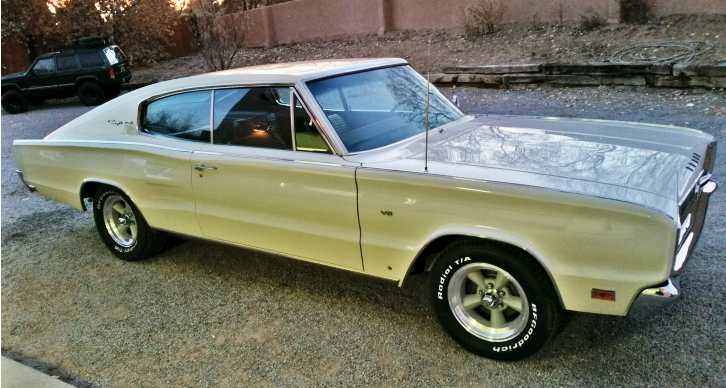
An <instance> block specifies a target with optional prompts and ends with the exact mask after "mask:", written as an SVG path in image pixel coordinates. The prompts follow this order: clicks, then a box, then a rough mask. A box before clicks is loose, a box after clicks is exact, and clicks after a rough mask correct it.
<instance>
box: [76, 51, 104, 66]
mask: <svg viewBox="0 0 726 388" xmlns="http://www.w3.org/2000/svg"><path fill="white" fill-rule="evenodd" d="M78 59H79V60H80V62H81V67H82V68H84V69H88V68H91V67H103V66H105V65H106V63H105V62H104V61H103V57H101V52H99V51H87V52H84V53H80V54H78Z"/></svg>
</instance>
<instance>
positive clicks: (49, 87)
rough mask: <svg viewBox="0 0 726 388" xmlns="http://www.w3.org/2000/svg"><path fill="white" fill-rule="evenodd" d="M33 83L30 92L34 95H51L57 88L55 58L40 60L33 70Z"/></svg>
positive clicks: (29, 88)
mask: <svg viewBox="0 0 726 388" xmlns="http://www.w3.org/2000/svg"><path fill="white" fill-rule="evenodd" d="M31 74H32V76H33V83H32V84H31V85H30V87H28V91H29V92H31V93H32V94H33V95H43V96H45V95H50V94H53V92H54V90H55V88H56V84H57V82H56V78H55V74H56V73H55V58H53V57H51V58H40V59H38V61H37V62H35V65H33V68H32V69H31Z"/></svg>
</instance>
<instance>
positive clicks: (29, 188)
mask: <svg viewBox="0 0 726 388" xmlns="http://www.w3.org/2000/svg"><path fill="white" fill-rule="evenodd" d="M15 175H17V176H18V178H20V181H21V182H23V184H24V185H25V187H27V188H28V190H30V192H31V193H35V192H36V191H38V190H37V189H36V188H35V186H31V185H29V184H27V183H25V179H23V172H22V171H20V170H15Z"/></svg>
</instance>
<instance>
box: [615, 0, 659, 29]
mask: <svg viewBox="0 0 726 388" xmlns="http://www.w3.org/2000/svg"><path fill="white" fill-rule="evenodd" d="M653 3H654V0H620V18H621V19H622V20H623V21H624V22H626V23H645V22H647V21H648V20H650V19H651V18H652V17H653Z"/></svg>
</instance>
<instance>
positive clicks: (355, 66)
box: [196, 58, 408, 82]
mask: <svg viewBox="0 0 726 388" xmlns="http://www.w3.org/2000/svg"><path fill="white" fill-rule="evenodd" d="M405 64H408V62H406V61H405V60H403V59H400V58H373V59H371V58H347V59H325V60H318V61H303V62H288V63H272V64H267V65H260V66H251V67H241V68H237V69H230V70H223V71H217V72H213V73H206V74H201V75H198V76H196V77H208V78H210V81H214V79H215V78H226V77H228V76H243V77H244V78H257V79H265V80H270V79H271V77H272V78H275V77H279V78H283V79H285V80H286V81H293V82H294V81H298V80H308V79H314V78H324V77H328V76H333V75H337V74H343V73H353V72H357V71H361V70H367V69H372V68H377V67H386V66H394V65H405Z"/></svg>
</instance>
